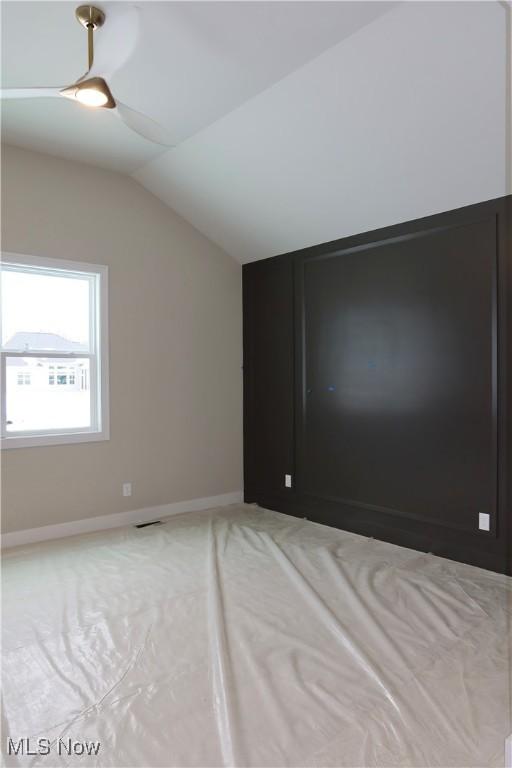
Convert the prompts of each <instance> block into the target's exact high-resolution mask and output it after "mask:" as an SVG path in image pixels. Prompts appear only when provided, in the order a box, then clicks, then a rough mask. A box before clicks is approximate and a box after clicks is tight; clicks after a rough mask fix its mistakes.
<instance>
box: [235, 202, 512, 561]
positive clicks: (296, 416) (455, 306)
mask: <svg viewBox="0 0 512 768" xmlns="http://www.w3.org/2000/svg"><path fill="white" fill-rule="evenodd" d="M511 230H512V198H511V197H508V198H503V199H499V200H493V201H489V202H486V203H481V204H479V205H473V206H469V207H467V208H462V209H458V210H456V211H450V212H448V213H443V214H439V215H436V216H431V217H428V218H425V219H419V220H417V221H413V222H408V223H406V224H400V225H397V226H393V227H388V228H386V229H382V230H377V231H375V232H370V233H366V234H364V235H357V236H354V237H350V238H344V239H343V240H338V241H336V242H333V243H327V244H325V245H320V246H315V247H313V248H307V249H304V250H302V251H297V252H295V253H292V254H285V255H283V256H276V257H274V258H272V259H266V260H264V261H259V262H255V263H253V264H248V265H246V266H245V267H244V271H243V289H244V417H245V423H244V451H245V498H246V501H248V502H252V501H257V502H258V503H259V504H260V505H261V506H266V507H269V508H271V509H276V510H280V511H283V512H287V513H289V514H294V515H298V516H307V517H308V518H309V519H312V520H316V521H318V522H323V523H326V524H329V525H333V526H336V527H339V528H344V529H347V530H351V531H355V532H357V533H361V534H364V535H370V536H375V537H377V538H381V539H384V540H387V541H391V542H395V543H397V544H402V545H405V546H410V547H414V548H416V549H420V550H424V551H431V552H435V553H436V554H439V555H443V556H446V557H451V558H454V559H457V560H462V561H464V562H469V563H474V564H476V565H480V566H483V567H486V568H490V569H493V570H496V571H506V570H507V569H508V570H509V572H510V563H508V564H507V559H508V555H509V553H510V547H509V535H510V528H509V527H508V518H509V512H510V506H509V505H510V498H511V495H510V494H511V490H512V489H511V486H512V471H511V467H510V457H511V456H512V450H511V448H512V446H511V438H512V429H511V419H510V412H509V413H507V411H506V406H507V399H508V398H507V394H509V393H510V389H511V384H512V354H511V353H510V347H511V342H512V296H511V294H512V290H511V285H512V236H511ZM287 474H289V475H291V476H292V487H291V488H287V487H286V486H285V475H287ZM480 513H486V514H488V515H490V530H489V531H488V532H487V531H482V530H479V527H478V526H479V514H480Z"/></svg>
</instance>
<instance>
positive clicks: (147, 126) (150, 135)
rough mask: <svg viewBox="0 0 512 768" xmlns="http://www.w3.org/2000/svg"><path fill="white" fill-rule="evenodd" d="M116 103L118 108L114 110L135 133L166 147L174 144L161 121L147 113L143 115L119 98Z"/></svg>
mask: <svg viewBox="0 0 512 768" xmlns="http://www.w3.org/2000/svg"><path fill="white" fill-rule="evenodd" d="M116 105H117V109H115V110H114V112H116V114H117V115H118V117H119V118H121V120H122V121H123V122H124V123H125V124H126V125H127V126H128V128H131V130H132V131H135V133H138V134H139V135H140V136H143V137H144V138H145V139H147V140H148V141H152V142H153V143H154V144H162V145H163V146H164V147H172V146H174V145H173V143H172V141H171V137H170V135H169V133H168V131H167V130H166V129H165V128H163V126H161V125H160V124H159V123H157V122H155V121H154V120H152V119H151V118H150V117H148V116H147V115H143V114H142V112H137V110H136V109H132V108H131V107H127V106H126V104H123V103H122V102H121V101H117V99H116Z"/></svg>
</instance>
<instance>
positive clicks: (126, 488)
mask: <svg viewBox="0 0 512 768" xmlns="http://www.w3.org/2000/svg"><path fill="white" fill-rule="evenodd" d="M131 495H132V484H131V483H123V496H131Z"/></svg>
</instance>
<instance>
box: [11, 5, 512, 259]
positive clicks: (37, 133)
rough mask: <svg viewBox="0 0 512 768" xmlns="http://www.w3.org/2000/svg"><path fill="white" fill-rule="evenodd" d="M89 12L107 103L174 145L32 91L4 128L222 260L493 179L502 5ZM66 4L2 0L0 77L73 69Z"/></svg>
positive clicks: (76, 63)
mask: <svg viewBox="0 0 512 768" xmlns="http://www.w3.org/2000/svg"><path fill="white" fill-rule="evenodd" d="M100 7H101V8H102V9H103V10H105V12H106V15H107V20H106V23H105V26H104V27H103V28H102V29H100V30H99V31H98V32H97V56H98V59H99V60H100V61H101V62H103V61H104V62H105V67H106V68H108V66H109V64H110V60H111V59H114V60H115V62H116V63H118V64H120V66H118V67H117V69H115V67H114V72H113V74H112V75H111V76H110V77H109V84H110V85H111V87H112V90H113V92H114V94H115V96H116V98H118V99H120V100H121V101H123V102H125V103H127V104H128V105H129V106H131V107H133V108H135V109H137V110H139V111H142V112H144V113H146V114H148V115H149V116H150V117H152V118H153V119H154V120H157V121H158V122H160V123H161V124H162V125H164V126H165V127H166V129H167V130H168V132H169V134H170V136H171V138H172V142H173V144H174V146H173V147H172V148H166V147H162V146H160V145H155V144H152V143H151V142H148V141H146V140H145V139H143V138H141V137H140V136H138V135H137V134H134V133H132V132H131V131H129V130H128V129H127V128H126V126H125V125H124V124H123V123H122V122H121V121H119V120H116V119H115V116H114V115H112V114H110V113H109V112H108V111H106V110H87V109H84V108H82V107H80V106H79V105H77V104H76V103H73V102H70V101H67V100H65V99H46V98H45V99H30V100H20V101H17V100H9V101H4V102H3V103H2V135H3V140H4V141H5V142H7V143H13V144H17V145H19V146H25V147H29V148H32V149H36V150H40V151H43V152H48V153H50V154H54V155H60V156H63V157H68V158H72V159H76V160H82V161H85V162H90V163H94V164H97V165H99V166H103V167H107V168H111V169H114V170H118V171H121V172H124V173H128V174H132V175H133V177H134V178H135V179H137V180H138V181H139V182H140V183H142V184H144V186H146V187H147V188H148V189H149V190H150V191H151V192H153V193H154V194H156V195H157V196H158V197H160V198H161V199H162V200H164V201H165V202H166V203H167V204H169V205H170V206H171V207H172V208H174V209H175V210H176V211H178V213H180V214H181V215H182V216H183V217H184V218H186V219H187V220H189V221H190V222H191V223H192V224H193V225H194V226H196V227H197V228H198V229H199V230H200V231H202V232H203V233H204V234H206V235H207V236H208V237H210V238H211V239H212V240H214V241H215V242H217V243H218V244H219V245H221V246H222V247H223V248H224V249H225V250H226V251H228V252H229V253H231V254H232V255H233V256H234V257H235V258H236V259H238V260H239V261H242V262H245V261H250V260H253V259H258V258H264V257H267V256H271V255H274V254H275V253H279V252H283V251H289V250H293V249H296V248H301V247H304V246H307V245H312V244H314V243H318V242H325V241H327V240H331V239H335V238H337V237H342V236H344V235H348V234H352V233H354V232H359V231H364V230H368V229H372V228H376V227H378V226H385V225H387V224H391V223H395V222H397V221H404V220H407V219H408V218H415V217H417V216H421V215H426V214H429V213H434V212H436V211H439V210H445V209H448V208H453V207H456V206H458V205H465V204H469V203H472V202H477V201H479V200H483V199H488V198H491V197H496V196H500V195H501V194H505V193H506V192H507V190H508V191H510V189H509V187H507V184H510V178H509V177H507V170H508V168H507V162H508V160H509V155H507V152H509V151H510V147H509V146H507V142H509V141H510V136H509V131H510V122H509V121H510V115H509V113H507V105H509V102H508V101H507V97H506V94H507V88H510V80H509V79H508V78H509V76H510V73H509V72H508V70H507V67H508V66H509V63H508V61H507V10H506V8H505V6H504V4H502V3H499V2H454V3H451V2H444V3H430V2H425V3H423V2H405V3H390V2H315V1H313V2H142V3H139V4H137V5H134V4H129V3H124V2H111V3H100ZM74 10H75V3H69V2H67V0H65V1H64V2H4V3H3V4H2V86H3V87H14V86H36V85H37V86H46V85H58V86H63V85H66V84H69V83H71V82H73V81H74V80H76V79H77V78H78V77H79V76H81V75H82V74H83V73H84V71H85V69H86V66H85V65H86V39H85V33H84V30H83V29H82V28H81V27H80V26H79V25H78V23H77V22H76V20H75V17H74ZM508 13H509V14H510V12H508ZM127 15H132V16H135V17H136V23H134V24H131V25H130V26H129V30H130V34H127V33H125V31H124V30H125V29H128V27H126V25H125V26H123V24H124V23H125V22H124V21H123V20H126V18H127ZM508 34H510V33H508ZM508 44H510V43H508ZM507 121H508V122H507Z"/></svg>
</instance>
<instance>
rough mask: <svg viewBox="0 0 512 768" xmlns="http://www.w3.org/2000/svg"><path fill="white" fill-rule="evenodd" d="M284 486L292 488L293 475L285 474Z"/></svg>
mask: <svg viewBox="0 0 512 768" xmlns="http://www.w3.org/2000/svg"><path fill="white" fill-rule="evenodd" d="M284 487H285V488H291V487H292V476H291V475H285V476H284Z"/></svg>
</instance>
